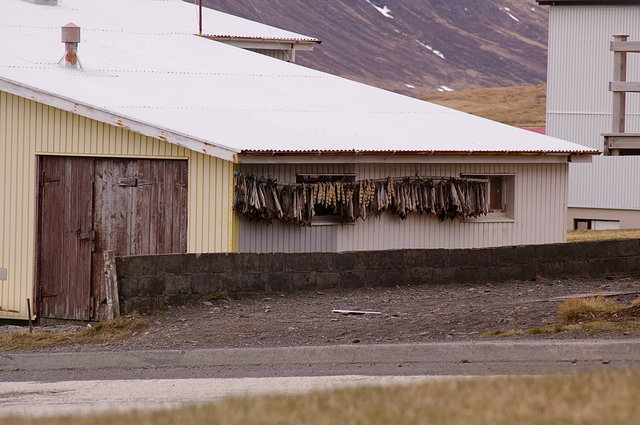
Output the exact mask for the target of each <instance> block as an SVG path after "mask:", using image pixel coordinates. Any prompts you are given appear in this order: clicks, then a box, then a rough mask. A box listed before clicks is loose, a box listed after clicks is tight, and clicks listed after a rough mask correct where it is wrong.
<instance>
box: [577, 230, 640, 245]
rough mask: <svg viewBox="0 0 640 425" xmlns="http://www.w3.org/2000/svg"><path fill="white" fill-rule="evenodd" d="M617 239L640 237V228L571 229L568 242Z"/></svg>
mask: <svg viewBox="0 0 640 425" xmlns="http://www.w3.org/2000/svg"><path fill="white" fill-rule="evenodd" d="M615 239H640V229H619V230H570V231H569V232H568V233H567V242H588V241H605V240H615Z"/></svg>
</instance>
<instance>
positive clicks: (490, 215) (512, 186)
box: [460, 173, 517, 223]
mask: <svg viewBox="0 0 640 425" xmlns="http://www.w3.org/2000/svg"><path fill="white" fill-rule="evenodd" d="M460 177H461V178H476V179H487V180H489V181H488V182H487V183H486V185H487V215H485V216H480V217H476V218H469V219H466V220H465V222H468V223H475V222H484V223H487V222H495V223H513V222H515V219H516V211H515V204H516V196H517V194H516V178H517V174H516V173H478V174H461V175H460ZM491 177H502V186H503V189H502V191H503V193H502V202H503V204H504V206H505V208H504V209H502V210H500V211H496V210H492V209H491V208H490V206H491V199H490V196H491Z"/></svg>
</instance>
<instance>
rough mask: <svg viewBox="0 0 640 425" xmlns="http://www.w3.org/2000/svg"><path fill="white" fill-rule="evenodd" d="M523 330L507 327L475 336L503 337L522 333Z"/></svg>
mask: <svg viewBox="0 0 640 425" xmlns="http://www.w3.org/2000/svg"><path fill="white" fill-rule="evenodd" d="M524 334H525V332H524V331H523V330H522V329H507V330H504V331H493V332H484V333H481V334H478V335H476V337H477V338H503V337H508V336H519V335H524Z"/></svg>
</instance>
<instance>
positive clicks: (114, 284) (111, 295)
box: [102, 251, 120, 319]
mask: <svg viewBox="0 0 640 425" xmlns="http://www.w3.org/2000/svg"><path fill="white" fill-rule="evenodd" d="M102 255H103V260H104V269H103V276H104V280H103V284H104V290H105V297H106V301H107V305H106V308H105V311H104V316H103V317H102V318H103V319H113V318H115V317H118V316H120V300H119V299H118V275H117V274H116V255H115V252H113V251H104V252H103V253H102Z"/></svg>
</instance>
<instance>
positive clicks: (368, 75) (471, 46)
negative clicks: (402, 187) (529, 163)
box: [190, 0, 548, 96]
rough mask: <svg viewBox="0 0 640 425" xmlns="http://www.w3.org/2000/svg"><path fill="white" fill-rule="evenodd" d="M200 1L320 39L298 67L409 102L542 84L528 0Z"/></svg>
mask: <svg viewBox="0 0 640 425" xmlns="http://www.w3.org/2000/svg"><path fill="white" fill-rule="evenodd" d="M190 2H193V0H190ZM204 2H205V5H207V6H208V7H212V8H214V9H217V10H221V11H224V12H228V13H231V14H234V15H238V16H243V17H246V18H249V19H252V20H257V21H261V17H260V15H261V16H262V18H264V21H265V22H266V23H267V24H270V25H274V26H277V27H282V28H285V29H288V30H291V31H296V32H299V33H302V34H307V35H310V36H315V37H318V38H320V39H322V40H323V41H324V42H323V43H322V45H321V46H320V47H319V48H317V49H316V50H315V51H314V52H305V53H301V54H299V55H298V62H299V63H300V64H302V65H305V66H309V67H312V68H316V69H320V70H323V71H327V72H331V73H334V74H338V75H342V76H345V77H348V78H352V79H354V80H358V81H362V82H365V83H369V84H372V85H376V86H379V87H383V88H386V89H390V90H394V91H397V92H402V93H406V94H410V95H414V96H415V95H420V94H427V93H434V92H437V91H446V90H449V89H454V90H462V89H471V88H481V87H501V86H515V85H531V84H539V83H542V82H545V80H546V77H545V75H546V52H547V51H546V40H547V21H548V11H547V8H544V7H538V6H537V4H536V2H535V1H534V0H332V1H308V0H251V1H250V0H204ZM251 2H253V4H254V5H255V6H256V9H257V10H258V11H259V13H260V15H258V13H257V12H256V11H255V10H254V9H253V7H252V5H251Z"/></svg>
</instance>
